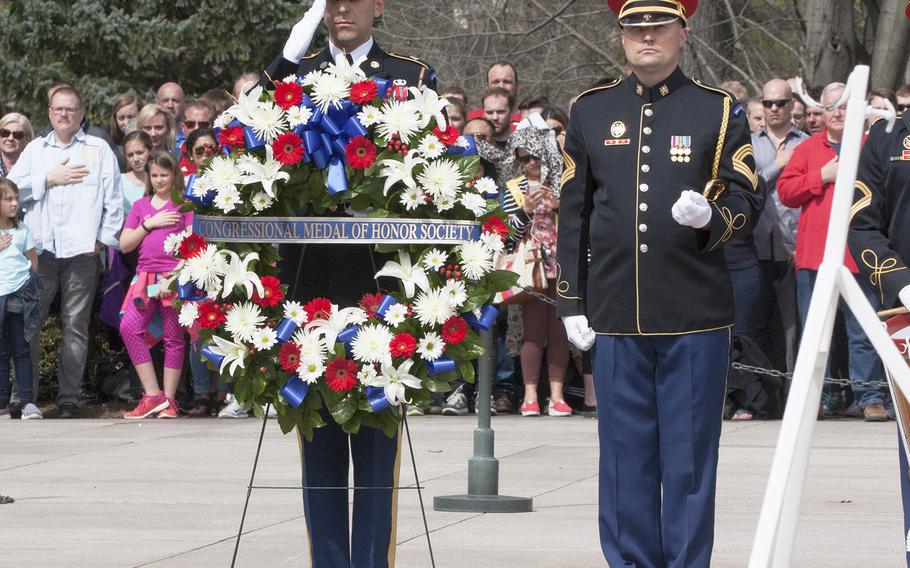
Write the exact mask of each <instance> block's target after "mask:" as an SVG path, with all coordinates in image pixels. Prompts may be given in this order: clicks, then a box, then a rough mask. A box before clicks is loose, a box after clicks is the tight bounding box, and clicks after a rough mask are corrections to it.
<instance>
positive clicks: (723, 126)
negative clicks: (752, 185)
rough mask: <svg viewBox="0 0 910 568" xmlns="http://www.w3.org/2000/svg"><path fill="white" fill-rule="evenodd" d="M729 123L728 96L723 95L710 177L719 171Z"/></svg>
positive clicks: (715, 176) (713, 176)
mask: <svg viewBox="0 0 910 568" xmlns="http://www.w3.org/2000/svg"><path fill="white" fill-rule="evenodd" d="M729 125H730V97H724V114H723V118H722V119H721V123H720V134H719V135H718V136H717V151H716V152H715V153H714V168H713V169H712V170H711V179H717V172H718V171H720V158H721V156H723V153H724V142H726V140H727V127H728V126H729Z"/></svg>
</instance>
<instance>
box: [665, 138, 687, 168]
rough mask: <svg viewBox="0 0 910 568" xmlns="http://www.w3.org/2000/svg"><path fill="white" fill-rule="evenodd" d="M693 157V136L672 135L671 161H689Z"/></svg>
mask: <svg viewBox="0 0 910 568" xmlns="http://www.w3.org/2000/svg"><path fill="white" fill-rule="evenodd" d="M691 159H692V137H691V136H671V137H670V161H672V162H680V163H681V162H689V161H690V160H691Z"/></svg>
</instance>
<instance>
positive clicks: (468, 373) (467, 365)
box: [458, 361, 475, 383]
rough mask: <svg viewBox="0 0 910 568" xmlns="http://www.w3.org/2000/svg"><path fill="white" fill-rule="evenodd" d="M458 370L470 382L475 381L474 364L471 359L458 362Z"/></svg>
mask: <svg viewBox="0 0 910 568" xmlns="http://www.w3.org/2000/svg"><path fill="white" fill-rule="evenodd" d="M458 370H459V371H460V372H461V378H462V379H464V380H466V381H467V382H469V383H473V382H474V379H475V377H474V365H473V363H471V361H462V362H461V363H459V364H458Z"/></svg>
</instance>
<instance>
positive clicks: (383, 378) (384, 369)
mask: <svg viewBox="0 0 910 568" xmlns="http://www.w3.org/2000/svg"><path fill="white" fill-rule="evenodd" d="M413 365H414V361H413V360H412V359H408V360H406V361H403V362H402V363H401V365H399V366H398V367H397V368H396V367H395V365H394V364H392V363H389V362H383V363H382V364H381V365H380V372H381V373H382V374H381V375H380V376H378V377H376V379H375V380H374V384H376V385H377V386H383V387H384V389H385V397H386V398H387V399H389V402H391V403H392V404H393V405H397V404H401V403H402V402H407V400H405V398H404V395H405V387H411V388H412V389H419V388H420V386H421V381H420V377H415V376H414V375H412V374H411V367H412V366H413Z"/></svg>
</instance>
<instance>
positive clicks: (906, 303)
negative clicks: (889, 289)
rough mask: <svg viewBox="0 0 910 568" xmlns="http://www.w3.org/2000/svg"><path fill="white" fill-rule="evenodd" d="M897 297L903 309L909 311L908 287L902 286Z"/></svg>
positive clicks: (909, 291) (909, 292)
mask: <svg viewBox="0 0 910 568" xmlns="http://www.w3.org/2000/svg"><path fill="white" fill-rule="evenodd" d="M897 297H898V298H900V299H901V303H902V304H903V305H904V307H905V308H907V309H908V310H910V286H904V289H903V290H901V291H900V293H898V295H897Z"/></svg>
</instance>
